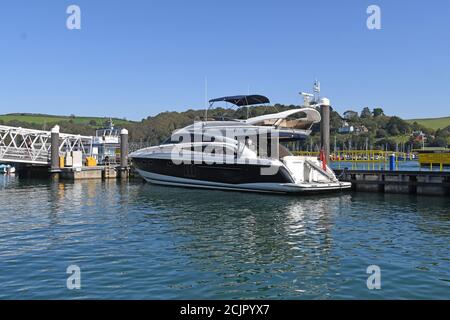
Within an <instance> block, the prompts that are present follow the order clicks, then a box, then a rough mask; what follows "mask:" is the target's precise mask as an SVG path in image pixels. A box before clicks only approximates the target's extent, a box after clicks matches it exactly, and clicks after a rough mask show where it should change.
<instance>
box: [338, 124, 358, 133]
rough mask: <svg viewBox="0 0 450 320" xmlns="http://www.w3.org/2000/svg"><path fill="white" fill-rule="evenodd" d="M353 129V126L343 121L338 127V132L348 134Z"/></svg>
mask: <svg viewBox="0 0 450 320" xmlns="http://www.w3.org/2000/svg"><path fill="white" fill-rule="evenodd" d="M354 131H355V127H354V126H351V125H349V124H348V122H344V125H343V126H342V127H340V128H339V129H338V132H339V133H342V134H348V133H353V132H354Z"/></svg>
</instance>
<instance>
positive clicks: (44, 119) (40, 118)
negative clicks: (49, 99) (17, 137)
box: [0, 113, 129, 126]
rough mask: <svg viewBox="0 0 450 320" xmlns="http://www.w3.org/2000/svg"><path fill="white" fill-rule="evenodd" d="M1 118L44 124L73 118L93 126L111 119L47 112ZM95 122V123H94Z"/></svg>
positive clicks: (120, 121)
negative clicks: (47, 113)
mask: <svg viewBox="0 0 450 320" xmlns="http://www.w3.org/2000/svg"><path fill="white" fill-rule="evenodd" d="M0 120H3V121H4V122H9V121H13V120H16V121H21V122H28V123H35V124H40V125H44V124H47V123H57V122H64V121H70V120H72V121H73V123H77V124H88V125H89V124H90V125H92V126H103V124H104V123H105V121H107V120H109V118H101V117H76V116H75V117H72V116H53V115H46V114H29V113H10V114H3V115H0ZM94 122H95V124H94ZM128 122H129V121H127V120H124V119H117V118H113V123H114V124H115V125H123V124H126V123H128Z"/></svg>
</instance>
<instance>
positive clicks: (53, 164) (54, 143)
mask: <svg viewBox="0 0 450 320" xmlns="http://www.w3.org/2000/svg"><path fill="white" fill-rule="evenodd" d="M50 143H51V147H50V172H51V173H52V175H57V174H58V173H59V171H60V169H61V168H60V166H59V126H58V125H56V126H54V127H53V128H52V131H51V138H50Z"/></svg>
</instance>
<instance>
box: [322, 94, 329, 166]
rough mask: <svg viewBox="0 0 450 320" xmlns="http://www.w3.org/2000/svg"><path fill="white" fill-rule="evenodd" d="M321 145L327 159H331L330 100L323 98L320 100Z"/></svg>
mask: <svg viewBox="0 0 450 320" xmlns="http://www.w3.org/2000/svg"><path fill="white" fill-rule="evenodd" d="M320 113H321V117H322V121H321V122H320V144H321V148H322V149H323V151H324V155H325V159H327V160H328V159H330V100H328V99H327V98H322V99H321V100H320Z"/></svg>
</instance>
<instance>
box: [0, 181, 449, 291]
mask: <svg viewBox="0 0 450 320" xmlns="http://www.w3.org/2000/svg"><path fill="white" fill-rule="evenodd" d="M0 204H1V205H0V299H12V298H18V299H28V298H32V299H60V298H62V299H80V298H100V299H233V298H244V299H259V298H261V299H267V298H274V299H361V298H364V299H365V298H368V299H385V298H419V299H430V298H434V299H450V250H449V248H450V210H449V207H450V199H448V198H443V197H442V198H436V197H416V196H406V195H384V194H375V193H351V192H348V193H341V194H333V195H327V196H271V195H260V194H247V193H236V192H222V191H205V190H193V189H183V188H170V187H158V186H154V185H150V184H144V183H141V182H139V181H137V182H130V183H119V182H116V181H110V182H102V181H82V182H76V183H51V182H46V181H34V180H18V179H17V178H14V177H6V176H0ZM69 265H77V266H78V267H79V268H80V270H81V278H80V279H81V288H80V289H79V290H76V289H75V290H69V289H67V286H66V280H67V278H68V277H69V276H70V275H69V274H67V273H66V269H67V267H68V266H69ZM369 265H377V266H379V267H380V270H381V289H380V290H376V289H375V290H369V289H368V288H367V284H366V280H367V278H368V276H369V275H368V274H367V273H366V269H367V267H368V266H369Z"/></svg>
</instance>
